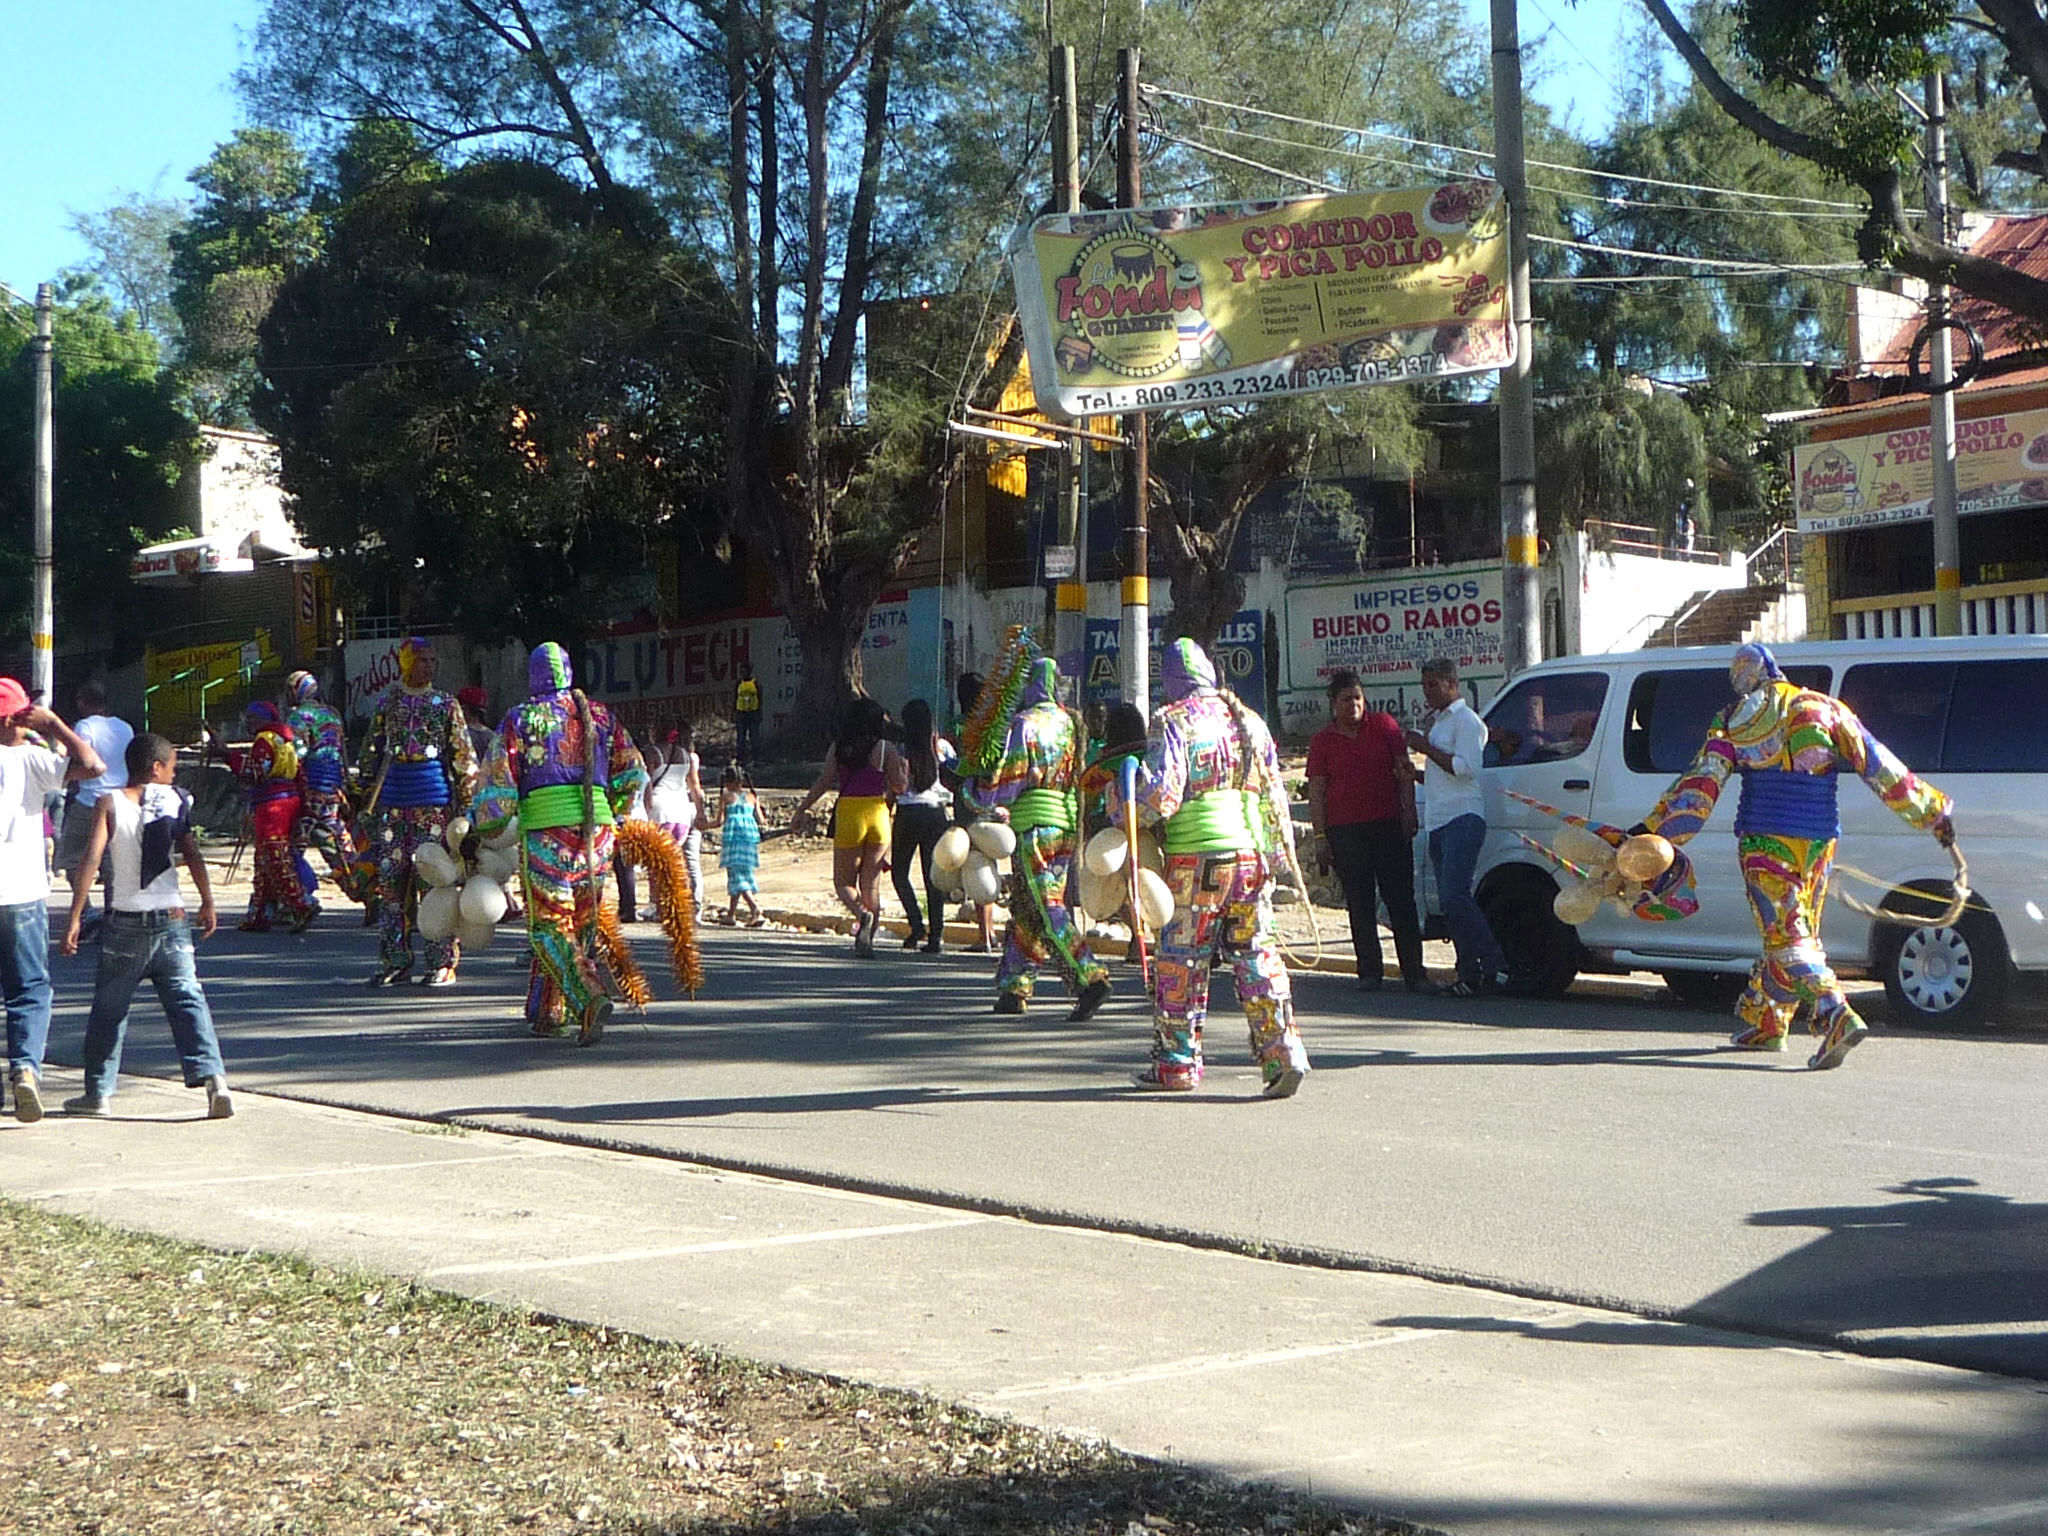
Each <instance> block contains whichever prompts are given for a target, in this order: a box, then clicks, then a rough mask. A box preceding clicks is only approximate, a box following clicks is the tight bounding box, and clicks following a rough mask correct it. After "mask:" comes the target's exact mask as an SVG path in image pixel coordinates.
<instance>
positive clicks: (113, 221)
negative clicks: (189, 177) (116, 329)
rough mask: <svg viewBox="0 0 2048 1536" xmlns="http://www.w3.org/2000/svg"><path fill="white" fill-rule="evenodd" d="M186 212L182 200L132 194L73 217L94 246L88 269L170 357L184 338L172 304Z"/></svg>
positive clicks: (77, 228) (74, 225) (83, 236)
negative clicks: (174, 250) (177, 237)
mask: <svg viewBox="0 0 2048 1536" xmlns="http://www.w3.org/2000/svg"><path fill="white" fill-rule="evenodd" d="M185 214H186V207H185V204H184V202H183V201H181V200H180V199H178V198H174V197H152V196H145V195H144V194H142V193H140V192H131V193H129V194H128V195H127V196H126V197H124V198H122V199H121V200H120V201H119V202H117V203H114V204H112V205H111V206H109V207H106V208H103V209H101V210H100V211H99V212H97V213H75V214H73V215H72V216H71V227H72V229H73V230H74V231H76V232H77V234H78V236H79V238H80V239H82V240H83V241H85V243H86V244H87V245H89V246H91V247H92V252H93V255H92V260H91V261H89V262H86V263H85V264H84V267H83V268H82V270H84V271H87V272H90V273H91V274H92V275H93V276H94V277H95V278H97V279H98V280H99V283H100V285H101V287H103V288H104V289H105V290H106V291H107V292H108V293H109V294H111V295H113V296H114V298H115V299H116V301H117V302H118V303H119V305H120V306H121V307H122V308H123V309H125V310H127V311H128V312H129V313H130V314H132V315H134V316H135V320H136V323H137V324H138V325H140V326H141V327H142V328H143V329H144V330H145V331H148V332H149V333H150V335H152V336H154V337H155V338H156V341H157V348H158V350H159V352H160V353H161V354H162V355H163V356H165V357H170V356H173V355H174V354H175V352H176V349H177V346H178V342H179V336H180V332H179V326H178V312H177V307H176V306H175V305H174V304H173V303H172V302H171V290H172V279H171V236H172V235H173V234H175V233H176V232H177V230H178V229H179V227H180V226H181V225H182V224H183V223H184V221H185Z"/></svg>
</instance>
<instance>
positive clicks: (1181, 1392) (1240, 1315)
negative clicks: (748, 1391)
mask: <svg viewBox="0 0 2048 1536" xmlns="http://www.w3.org/2000/svg"><path fill="white" fill-rule="evenodd" d="M78 1086H79V1082H78V1076H77V1073H76V1072H75V1071H68V1070H66V1069H63V1068H55V1069H53V1070H52V1072H51V1074H50V1076H49V1079H48V1081H47V1084H46V1097H47V1098H48V1100H49V1102H51V1103H52V1104H55V1103H56V1102H57V1101H59V1100H61V1099H62V1098H63V1097H64V1096H66V1095H67V1094H70V1093H73V1092H75V1091H77V1088H78ZM237 1101H238V1104H239V1106H240V1113H239V1114H238V1115H237V1117H236V1118H235V1119H233V1120H230V1121H226V1122H218V1123H209V1122H206V1121H204V1120H203V1119H202V1118H201V1116H202V1115H203V1113H204V1108H203V1105H202V1103H201V1102H200V1099H199V1096H198V1095H197V1094H193V1093H189V1092H186V1091H184V1090H182V1089H178V1088H175V1087H170V1086H166V1085H164V1084H162V1083H158V1082H151V1081H148V1080H145V1079H137V1078H130V1079H127V1080H126V1082H125V1083H124V1088H123V1092H122V1095H121V1098H120V1118H118V1119H116V1120H113V1121H110V1122H109V1121H72V1120H66V1119H64V1118H63V1117H62V1116H61V1115H52V1116H51V1117H50V1118H49V1119H48V1120H46V1121H44V1122H43V1123H42V1124H41V1125H39V1126H33V1127H26V1126H20V1125H17V1124H15V1123H14V1122H12V1121H6V1122H0V1188H4V1189H5V1190H6V1192H8V1193H10V1194H13V1195H16V1196H20V1197H24V1198H27V1199H30V1200H33V1201H35V1202H37V1203H39V1204H41V1205H43V1206H45V1207H48V1208H51V1209H57V1210H64V1211H69V1212H74V1213H77V1214H81V1215H88V1216H93V1217H96V1218H99V1219H102V1220H106V1221H110V1222H113V1223H116V1224H119V1225H122V1226H127V1227H134V1228H141V1229H145V1230H149V1231H154V1232H160V1233H164V1234H168V1235H173V1236H179V1237H185V1238H190V1239H194V1240H197V1241H200V1242H204V1243H209V1244H213V1245H216V1246H219V1247H223V1248H230V1249H234V1248H243V1247H254V1248H262V1249H269V1250H275V1251H281V1252H291V1253H297V1254H303V1255H306V1256H308V1257H312V1258H316V1259H320V1260H323V1261H326V1262H330V1263H346V1264H357V1265H362V1266H365V1267H368V1268H371V1269H374V1270H378V1271H383V1272H388V1273H391V1274H393V1275H398V1276H405V1277H412V1278H417V1279H420V1280H422V1281H423V1282H425V1283H428V1284H432V1285H437V1286H441V1287H445V1288H447V1289H449V1290H453V1291H459V1292H462V1293H464V1294H467V1295H472V1296H477V1297H482V1298H488V1299H492V1300H498V1301H504V1302H510V1303H514V1304H518V1305H522V1306H531V1307H536V1308H540V1309H544V1310H546V1311H549V1312H553V1313H558V1314H561V1315H564V1316H570V1317H576V1318H582V1319H586V1320H589V1321H592V1322H603V1323H607V1324H611V1325H614V1326H618V1327H622V1328H627V1329H631V1330H634V1331H637V1332H640V1333H644V1334H648V1335H654V1336H659V1337H664V1338H674V1339H691V1340H697V1341H701V1342H704V1343H707V1344H712V1345H716V1346H718V1347H721V1348H724V1349H727V1350H731V1351H734V1352H738V1353H741V1354H745V1355H749V1356H753V1357H755V1358H760V1359H765V1360H772V1361H776V1362H780V1363H784V1364H788V1365H791V1366H796V1367H800V1368H803V1369H806V1370H812V1371H821V1372H829V1373H832V1374H835V1375H840V1376H845V1377H850V1378H855V1379H860V1380H866V1381H871V1382H875V1383H880V1384H886V1385H891V1386H899V1387H908V1388H914V1389H917V1390H921V1391H926V1392H930V1393H934V1394H936V1395H939V1396H941V1397H944V1398H947V1399H951V1400H955V1401H959V1402H963V1403H967V1404H971V1405H973V1406H975V1407H978V1408H982V1409H986V1410H991V1411H994V1412H999V1413H1003V1414H1008V1415H1011V1416H1014V1417H1016V1418H1019V1419H1023V1420H1027V1421H1030V1422H1032V1423H1036V1424H1041V1425H1044V1426H1047V1427H1051V1428H1055V1429H1060V1430H1066V1431H1071V1432H1076V1433H1082V1434H1091V1435H1098V1436H1103V1437H1106V1438H1108V1439H1110V1440H1112V1441H1114V1442H1115V1443H1117V1444H1119V1445H1121V1446H1124V1447H1126V1448H1128V1449H1131V1450H1134V1451H1138V1452H1142V1453H1147V1454H1152V1455H1158V1456H1164V1457H1170V1458H1173V1459H1176V1460H1180V1461H1185V1462H1188V1463H1191V1464H1194V1465H1198V1466H1202V1467H1207V1468H1213V1469H1216V1470H1220V1471H1224V1472H1229V1473H1233V1474H1240V1475H1248V1476H1262V1477H1272V1478H1276V1479H1279V1480H1281V1481H1284V1482H1287V1483H1289V1484H1292V1485H1295V1486H1298V1487H1302V1488H1306V1489H1310V1490H1312V1491H1314V1492H1315V1493H1317V1494H1321V1495H1324V1496H1327V1497H1330V1498H1334V1499H1337V1500H1340V1501H1343V1502H1347V1503H1353V1504H1357V1505H1360V1506H1365V1507H1370V1508H1372V1509H1375V1510H1378V1511H1381V1512H1384V1513H1389V1514H1397V1515H1402V1516H1406V1517H1407V1518H1409V1519H1413V1520H1418V1521H1421V1522H1425V1523H1427V1524H1431V1525H1435V1526H1439V1527H1443V1528H1446V1529H1448V1530H1450V1531H1453V1532H1456V1533H1460V1536H1535V1533H1544V1536H1550V1533H1556V1536H1563V1533H1567V1532H1570V1533H1601V1536H1608V1533H1612V1536H1622V1533H1629V1536H1644V1533H1672V1536H1678V1533H1687V1536H1721V1533H1735V1532H1747V1531H1761V1530H1769V1531H1772V1532H1778V1533H1788V1532H1812V1533H1823V1532H1833V1533H1840V1532H1858V1533H1868V1532H1901V1533H1927V1536H1932V1533H1934V1532H1951V1531H1991V1532H2020V1531H2039V1530H2041V1529H2043V1528H2044V1527H2048V1464H2044V1463H2043V1460H2042V1458H2041V1457H2040V1455H2039V1447H2040V1445H2041V1444H2042V1443H2043V1435H2044V1432H2048V1387H2044V1386H2043V1385H2042V1384H2040V1383H2033V1382H2020V1381H2014V1380H2010V1379H2006V1378H2001V1377H1994V1376H1986V1375H1978V1374H1974V1373H1970V1372H1966V1371H1959V1370H1954V1369H1950V1368H1946V1367H1941V1366H1933V1365H1925V1364H1919V1363H1913V1362H1905V1361H1877V1360H1870V1359H1862V1358H1855V1357H1850V1356H1844V1355H1838V1354H1833V1353H1827V1352H1820V1351H1813V1350H1806V1349H1800V1348H1793V1347H1788V1346H1784V1345H1781V1344H1776V1343H1771V1342H1767V1341H1759V1340H1757V1339H1753V1338H1748V1337H1744V1336H1741V1335H1737V1334H1731V1333H1723V1332H1717V1331H1713V1330H1709V1329H1703V1328H1696V1327H1687V1326H1682V1325H1676V1324H1668V1323H1657V1322H1648V1321H1644V1320H1643V1319H1641V1318H1637V1317H1631V1316H1628V1315H1625V1314H1620V1313H1607V1312H1600V1311H1595V1310H1591V1309H1587V1308H1578V1307H1571V1306H1564V1305H1558V1304H1553V1303H1547V1302H1531V1301H1522V1300H1517V1299H1515V1298H1512V1297H1507V1296H1503V1295H1499V1294H1496V1293H1491V1292H1487V1291H1484V1290H1478V1289H1472V1288H1468V1287H1459V1286H1445V1285H1436V1284H1432V1283H1430V1282H1427V1281H1422V1280H1414V1279H1406V1278H1398V1277H1390V1276H1383V1275H1373V1274H1365V1273H1358V1272H1347V1271H1335V1270H1323V1269H1313V1268H1305V1267H1299V1266H1293V1265H1283V1264H1275V1263H1268V1262H1262V1261H1259V1260H1256V1259H1249V1258H1241V1257H1235V1256H1232V1255H1230V1254H1225V1253H1219V1252H1214V1251H1207V1250H1198V1249H1193V1248H1187V1247H1181V1246H1178V1245H1176V1244H1172V1243H1165V1242H1157V1241H1150V1240H1145V1239H1138V1238H1131V1237H1125V1236H1117V1235H1111V1234H1106V1233H1101V1232H1093V1231H1089V1230H1085V1229H1082V1228H1076V1227H1063V1226H1053V1225H1044V1224H1035V1223H1028V1222H1023V1221H1018V1220H1013V1219H1009V1218H1003V1217H995V1216H985V1215H979V1214H974V1213H972V1212H967V1211H963V1210H959V1209H948V1208H945V1207H941V1206H933V1205H921V1204H918V1203H915V1202H912V1201H906V1200H899V1199H889V1198H883V1197H879V1196H873V1195H866V1194H859V1193H852V1192H846V1191H840V1190H833V1189H829V1188H821V1187H817V1186H814V1185H807V1184H798V1183H792V1182H785V1181H780V1180H775V1179H769V1178H761V1177H755V1176H750V1175H744V1174H733V1173H724V1172H717V1171H713V1170H710V1169H706V1168H703V1167H700V1166H696V1165H692V1164H689V1163H685V1162H679V1161H675V1160H672V1159H668V1158H663V1157H660V1156H656V1155H644V1154H633V1153H623V1152H608V1151H599V1150H591V1149H587V1148H578V1147H572V1146H567V1145H562V1144H559V1143H556V1142H551V1141H547V1140H543V1139H539V1138H531V1137H519V1136H510V1135H503V1134H496V1133H492V1132H486V1131H475V1130H457V1129H451V1128H449V1127H446V1126H442V1125H437V1124H433V1123H429V1122H424V1121H416V1120H408V1119H402V1118H395V1117H390V1116H384V1115H376V1114H367V1113H361V1112H356V1111H350V1110H342V1109H333V1108H325V1107H318V1106H312V1105H307V1104H302V1103H297V1102H293V1101H290V1100H286V1099H279V1098H270V1097H265V1096H261V1095H257V1094H253V1093H249V1092H247V1091H240V1092H238V1093H237Z"/></svg>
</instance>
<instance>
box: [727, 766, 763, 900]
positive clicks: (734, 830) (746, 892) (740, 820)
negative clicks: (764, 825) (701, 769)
mask: <svg viewBox="0 0 2048 1536" xmlns="http://www.w3.org/2000/svg"><path fill="white" fill-rule="evenodd" d="M719 799H720V801H721V802H722V803H723V804H724V806H725V820H724V821H723V823H721V825H720V827H719V833H718V862H719V863H721V864H723V865H724V866H725V896H726V904H725V920H726V921H727V922H728V923H737V922H738V921H739V911H740V903H741V902H745V903H746V904H747V926H748V927H749V928H758V927H759V926H760V924H761V905H760V903H759V902H757V901H755V900H754V890H755V886H754V873H755V871H756V870H758V869H759V868H760V867H761V817H760V815H759V803H758V802H757V801H756V800H755V798H754V786H753V785H751V784H749V783H748V782H747V771H746V769H744V768H742V767H740V766H739V765H738V764H737V763H735V764H734V765H733V766H732V767H730V768H727V769H726V770H725V778H724V780H723V782H722V783H721V784H720V785H719Z"/></svg>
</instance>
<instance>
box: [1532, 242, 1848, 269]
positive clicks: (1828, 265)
mask: <svg viewBox="0 0 2048 1536" xmlns="http://www.w3.org/2000/svg"><path fill="white" fill-rule="evenodd" d="M1529 239H1530V242H1531V243H1532V244H1535V245H1555V246H1561V247H1562V248H1564V249H1565V250H1568V251H1591V252H1593V253H1594V254H1596V255H1600V256H1624V257H1628V258H1629V259H1631V260H1634V261H1668V262H1675V263H1678V264H1680V265H1683V266H1689V267H1714V268H1719V269H1722V270H1725V271H1730V272H1747V273H1755V272H1797V273H1807V272H1811V273H1816V274H1818V273H1824V272H1861V271H1863V270H1864V267H1863V263H1862V262H1860V261H1834V262H1807V263H1793V262H1782V261H1762V260H1751V261H1724V260H1722V259H1720V258H1718V257H1714V256H1677V255H1672V254H1670V253H1667V252H1664V251H1631V250H1629V249H1627V248H1626V247H1623V246H1619V245H1595V244H1594V243H1593V242H1592V241H1590V240H1560V239H1558V238H1557V237H1556V236H1554V235H1531V236H1530V237H1529Z"/></svg>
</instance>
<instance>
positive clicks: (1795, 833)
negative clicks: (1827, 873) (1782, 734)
mask: <svg viewBox="0 0 2048 1536" xmlns="http://www.w3.org/2000/svg"><path fill="white" fill-rule="evenodd" d="M1741 772H1742V798H1741V799H1740V800H1739V801H1738V802H1736V806H1735V833H1736V836H1738V837H1740V836H1742V835H1743V834H1744V833H1749V832H1762V833H1768V834H1775V835H1777V836H1779V837H1813V838H1827V837H1840V836H1841V835H1842V818H1841V814H1840V812H1839V811H1838V810H1837V809H1836V804H1835V789H1836V776H1835V775H1834V774H1832V773H1795V772H1792V771H1791V770H1789V769H1785V768H1745V769H1743V770H1741Z"/></svg>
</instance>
